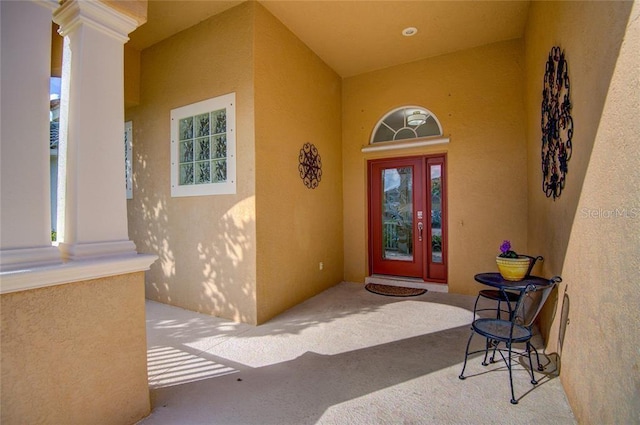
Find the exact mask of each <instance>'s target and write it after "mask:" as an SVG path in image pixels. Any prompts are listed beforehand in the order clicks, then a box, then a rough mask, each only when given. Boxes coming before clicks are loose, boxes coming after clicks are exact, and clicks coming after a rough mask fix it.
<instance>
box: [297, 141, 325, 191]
mask: <svg viewBox="0 0 640 425" xmlns="http://www.w3.org/2000/svg"><path fill="white" fill-rule="evenodd" d="M298 162H299V165H298V171H300V178H301V179H302V181H303V182H304V185H305V186H307V187H308V188H309V189H315V188H316V187H318V185H319V184H320V179H321V178H322V161H321V159H320V154H319V153H318V149H317V148H316V147H315V146H314V145H313V144H311V143H305V144H304V146H303V147H302V149H300V155H299V156H298Z"/></svg>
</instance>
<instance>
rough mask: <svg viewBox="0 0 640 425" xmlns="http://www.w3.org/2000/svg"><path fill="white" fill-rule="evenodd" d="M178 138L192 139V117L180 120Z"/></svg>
mask: <svg viewBox="0 0 640 425" xmlns="http://www.w3.org/2000/svg"><path fill="white" fill-rule="evenodd" d="M179 135H180V140H187V139H193V117H187V118H183V119H181V120H180V133H179Z"/></svg>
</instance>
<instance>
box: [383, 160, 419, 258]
mask: <svg viewBox="0 0 640 425" xmlns="http://www.w3.org/2000/svg"><path fill="white" fill-rule="evenodd" d="M381 178H382V188H383V192H382V244H383V247H382V253H383V254H382V256H383V258H385V259H387V260H399V261H413V192H412V191H413V168H412V167H402V168H387V169H384V170H382V176H381Z"/></svg>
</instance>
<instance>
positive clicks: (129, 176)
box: [124, 121, 133, 199]
mask: <svg viewBox="0 0 640 425" xmlns="http://www.w3.org/2000/svg"><path fill="white" fill-rule="evenodd" d="M132 155H133V122H132V121H127V122H125V123H124V167H125V173H124V175H125V187H126V189H127V199H133V168H132V163H133V158H132Z"/></svg>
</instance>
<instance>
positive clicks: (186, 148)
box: [180, 140, 193, 163]
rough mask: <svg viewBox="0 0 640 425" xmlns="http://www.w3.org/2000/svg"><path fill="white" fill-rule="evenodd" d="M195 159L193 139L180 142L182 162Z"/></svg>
mask: <svg viewBox="0 0 640 425" xmlns="http://www.w3.org/2000/svg"><path fill="white" fill-rule="evenodd" d="M191 161H193V140H187V141H184V142H180V162H181V163H183V162H191Z"/></svg>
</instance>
